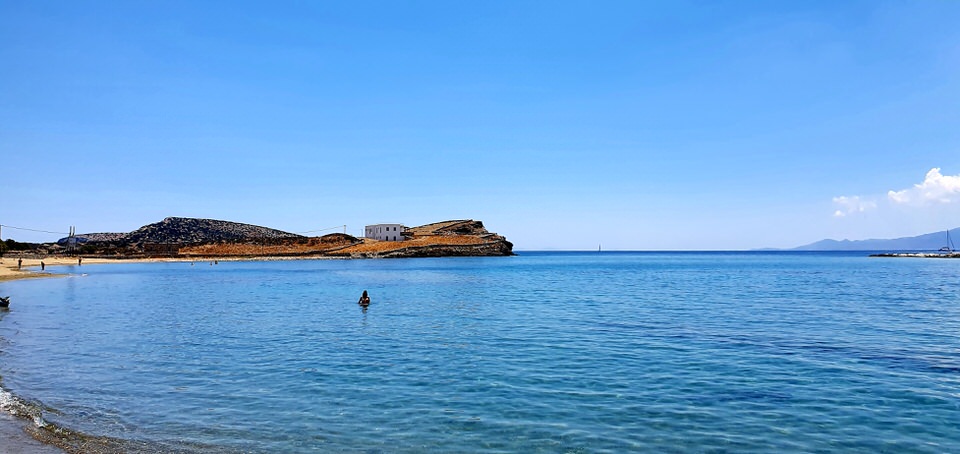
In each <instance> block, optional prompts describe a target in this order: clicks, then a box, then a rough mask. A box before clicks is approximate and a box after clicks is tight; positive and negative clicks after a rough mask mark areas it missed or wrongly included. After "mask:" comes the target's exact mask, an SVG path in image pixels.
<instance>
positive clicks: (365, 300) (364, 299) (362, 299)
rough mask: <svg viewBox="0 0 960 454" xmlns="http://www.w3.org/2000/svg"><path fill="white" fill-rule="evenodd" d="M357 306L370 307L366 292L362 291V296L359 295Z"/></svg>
mask: <svg viewBox="0 0 960 454" xmlns="http://www.w3.org/2000/svg"><path fill="white" fill-rule="evenodd" d="M357 304H359V305H361V306H363V307H367V306H369V305H370V297H369V296H367V291H366V290H364V291H363V295H360V301H357Z"/></svg>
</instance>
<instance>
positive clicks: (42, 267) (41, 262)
mask: <svg viewBox="0 0 960 454" xmlns="http://www.w3.org/2000/svg"><path fill="white" fill-rule="evenodd" d="M45 269H47V264H46V263H43V260H41V261H40V271H43V270H45Z"/></svg>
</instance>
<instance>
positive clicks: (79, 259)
mask: <svg viewBox="0 0 960 454" xmlns="http://www.w3.org/2000/svg"><path fill="white" fill-rule="evenodd" d="M82 265H83V257H77V266H82Z"/></svg>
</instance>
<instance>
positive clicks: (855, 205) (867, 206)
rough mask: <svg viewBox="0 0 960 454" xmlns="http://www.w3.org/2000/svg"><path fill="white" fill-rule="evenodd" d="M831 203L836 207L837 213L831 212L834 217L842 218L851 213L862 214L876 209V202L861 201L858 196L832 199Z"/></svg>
mask: <svg viewBox="0 0 960 454" xmlns="http://www.w3.org/2000/svg"><path fill="white" fill-rule="evenodd" d="M833 203H834V204H835V205H837V211H834V212H833V215H834V216H836V217H844V216H846V215H848V214H853V213H863V212H864V211H867V210H872V209H874V208H876V207H877V202H874V201H872V200H864V199H861V198H860V196H858V195H852V196H844V195H842V196H839V197H834V198H833Z"/></svg>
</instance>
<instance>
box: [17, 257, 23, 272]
mask: <svg viewBox="0 0 960 454" xmlns="http://www.w3.org/2000/svg"><path fill="white" fill-rule="evenodd" d="M21 265H23V259H22V258H20V259H17V271H20V266H21Z"/></svg>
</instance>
